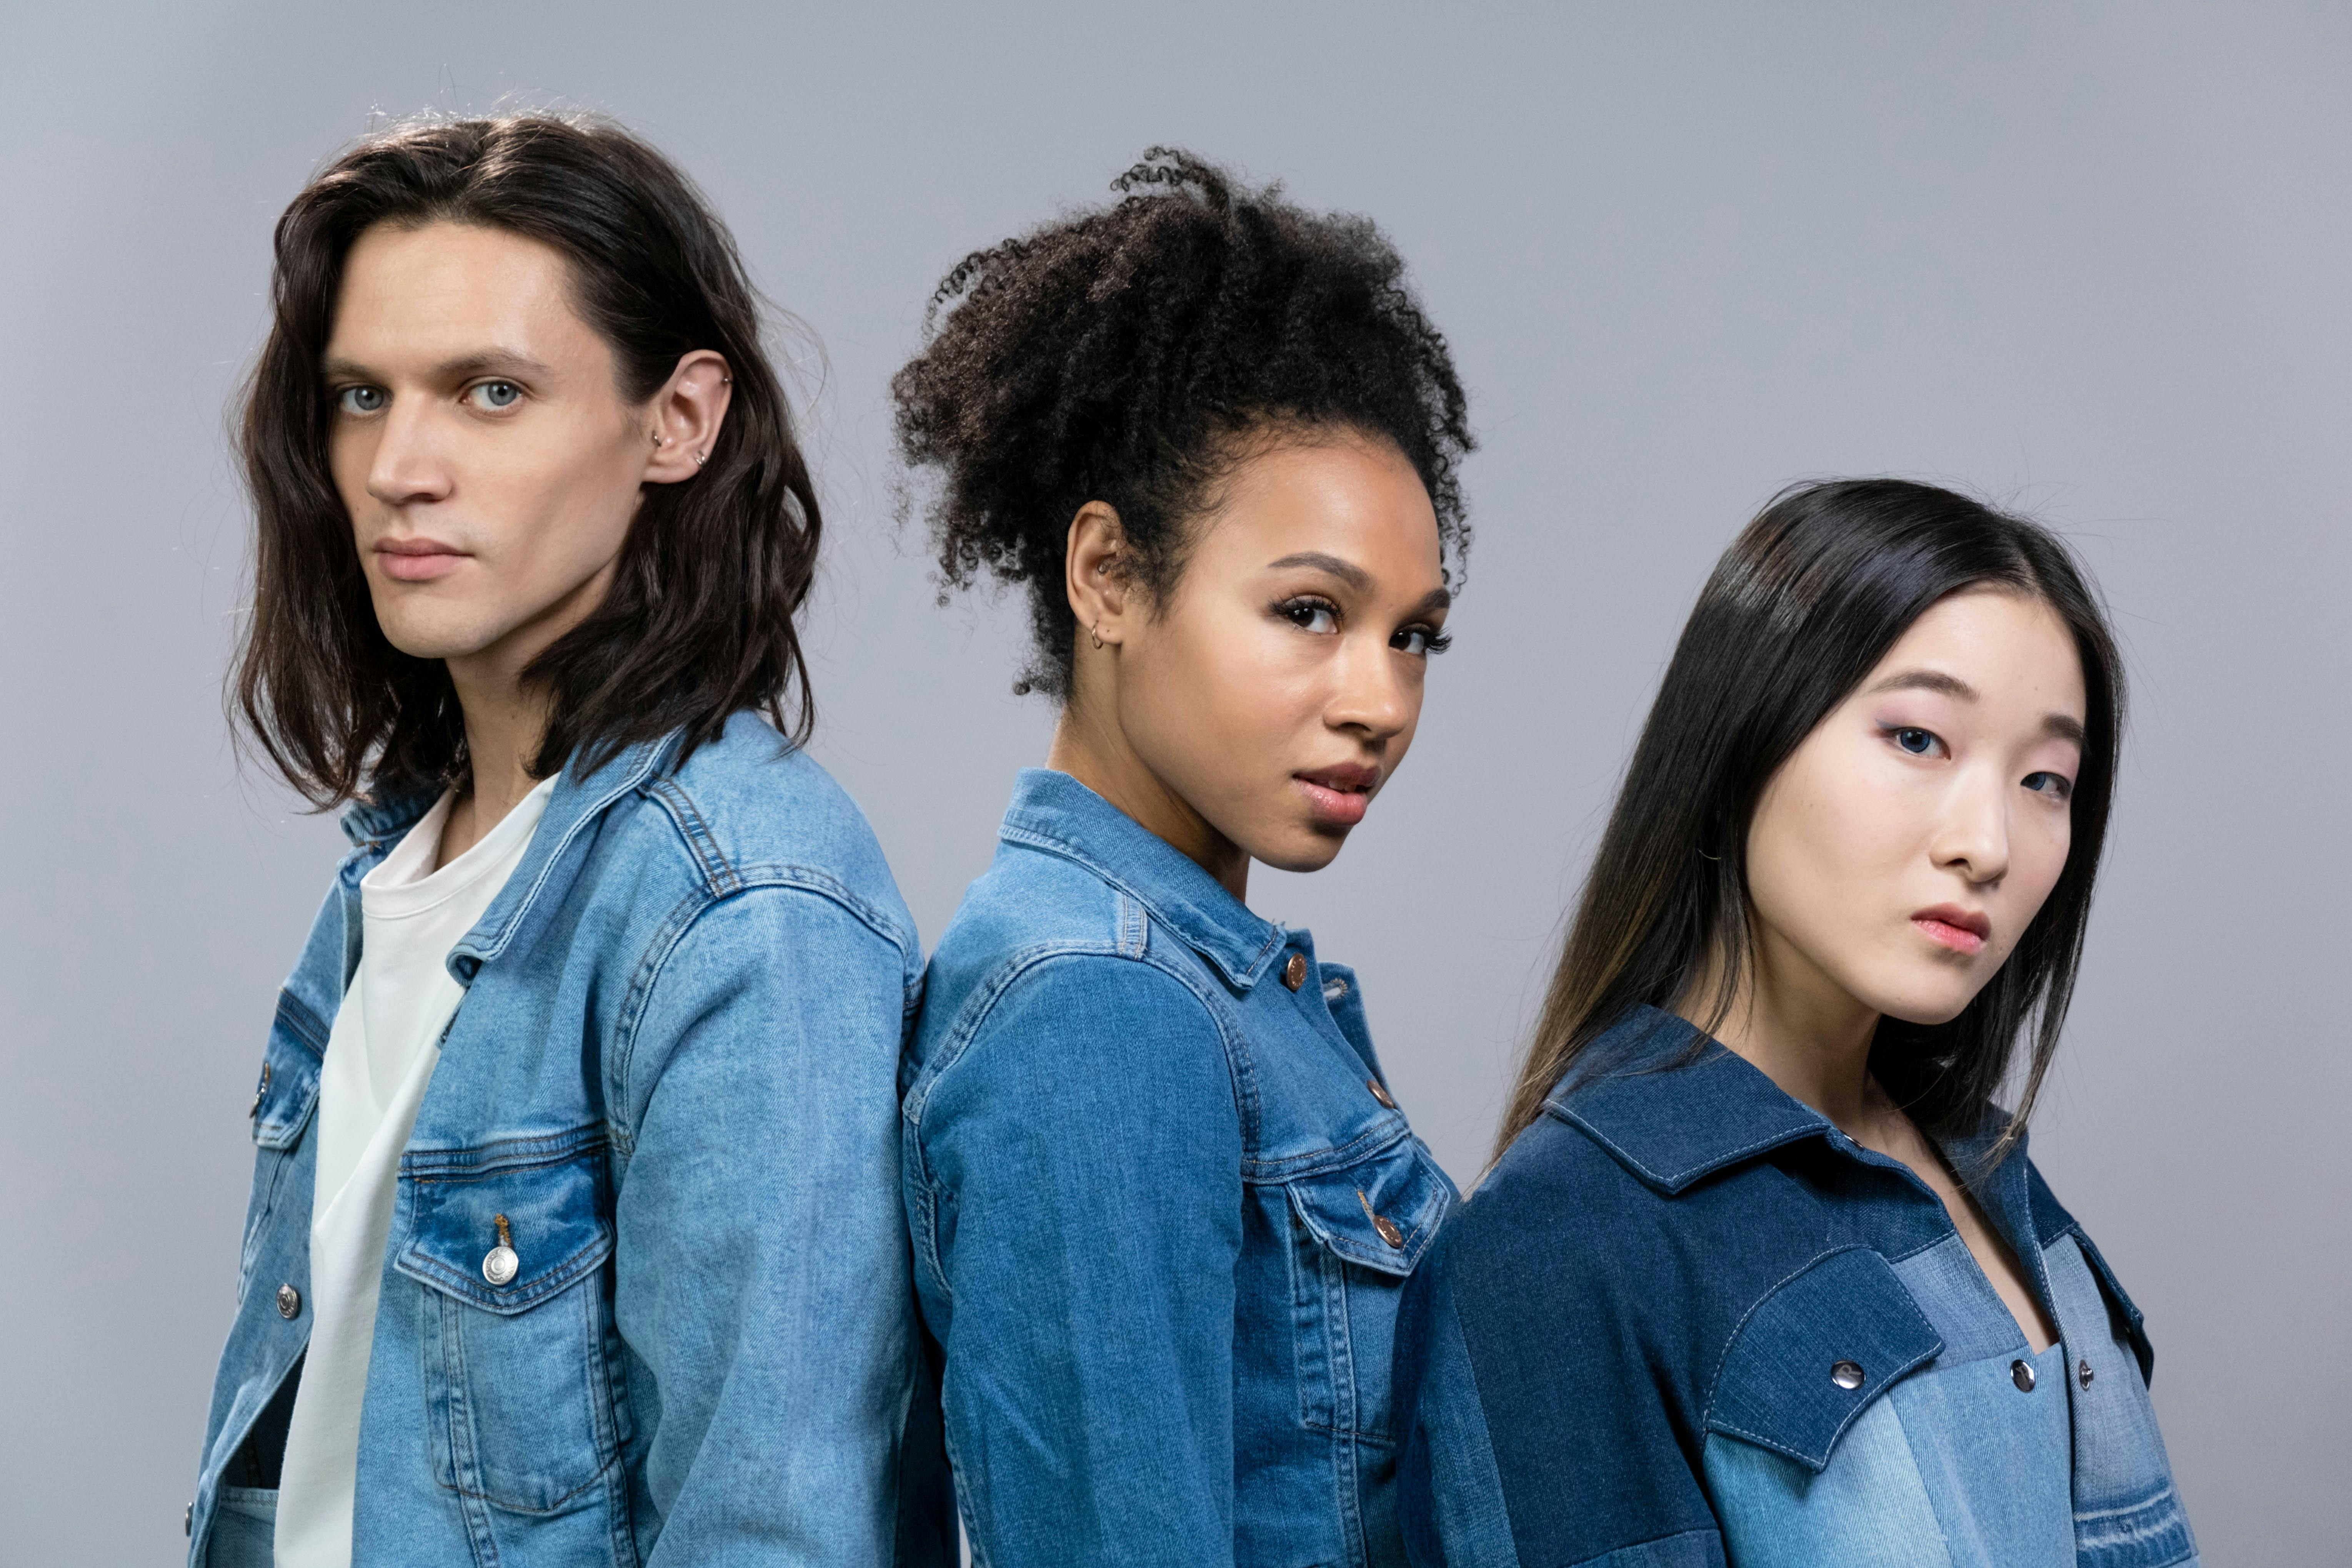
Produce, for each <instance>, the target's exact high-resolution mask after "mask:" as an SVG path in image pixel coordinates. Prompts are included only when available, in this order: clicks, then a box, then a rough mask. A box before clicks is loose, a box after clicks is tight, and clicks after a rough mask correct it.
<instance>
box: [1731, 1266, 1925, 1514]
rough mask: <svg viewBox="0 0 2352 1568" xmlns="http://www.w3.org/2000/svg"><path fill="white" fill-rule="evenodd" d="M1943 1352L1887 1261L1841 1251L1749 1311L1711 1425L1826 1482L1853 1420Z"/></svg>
mask: <svg viewBox="0 0 2352 1568" xmlns="http://www.w3.org/2000/svg"><path fill="white" fill-rule="evenodd" d="M1943 1348H1944V1342H1943V1341H1942V1340H1940V1339H1938V1338H1937V1335H1936V1331H1935V1330H1934V1329H1933V1328H1932V1327H1930V1326H1929V1325H1928V1322H1927V1318H1926V1317H1925V1316H1924V1315H1923V1314H1922V1313H1921V1312H1920V1310H1919V1308H1918V1305H1917V1303H1916V1302H1915V1301H1913V1300H1912V1299H1911V1292H1910V1291H1908V1290H1906V1289H1904V1287H1903V1281H1902V1280H1900V1279H1896V1278H1895V1270H1894V1268H1892V1267H1891V1266H1889V1265H1888V1263H1887V1261H1886V1259H1885V1258H1882V1257H1880V1256H1879V1255H1878V1254H1877V1253H1875V1252H1874V1251H1872V1250H1871V1249H1870V1248H1868V1247H1839V1248H1837V1249H1836V1250H1834V1251H1832V1252H1825V1253H1823V1254H1822V1255H1821V1256H1820V1257H1819V1258H1814V1259H1813V1260H1812V1261H1811V1263H1808V1264H1806V1265H1805V1267H1804V1268H1801V1269H1799V1270H1798V1271H1797V1272H1796V1273H1794V1274H1792V1275H1790V1277H1789V1278H1788V1279H1783V1280H1782V1281H1780V1284H1778V1285H1776V1286H1774V1287H1773V1288H1772V1289H1770V1290H1769V1291H1768V1292H1766V1293H1765V1295H1764V1297H1763V1299H1762V1300H1759V1301H1758V1302H1757V1303H1756V1304H1755V1305H1754V1306H1752V1307H1750V1308H1748V1313H1747V1316H1745V1317H1744V1318H1742V1319H1741V1320H1740V1322H1739V1326H1738V1329H1736V1330H1735V1331H1733V1333H1732V1336H1731V1343H1730V1345H1729V1347H1728V1348H1727V1349H1726V1350H1725V1352H1724V1355H1723V1366H1722V1370H1721V1371H1720V1372H1718V1373H1717V1374H1716V1380H1715V1388H1714V1391H1713V1393H1712V1394H1711V1395H1710V1397H1709V1398H1708V1401H1707V1414H1706V1424H1707V1426H1708V1429H1709V1430H1711V1431H1716V1432H1720V1433H1723V1434H1724V1435H1725V1436H1731V1437H1738V1438H1742V1439H1744V1440H1746V1441H1748V1442H1750V1443H1754V1444H1757V1445H1759V1446H1760V1447H1766V1448H1769V1449H1771V1450H1772V1451H1773V1452H1774V1453H1778V1454H1785V1455H1787V1456H1788V1457H1789V1458H1792V1459H1794V1460H1796V1461H1797V1462H1798V1463H1799V1464H1801V1465H1803V1466H1804V1467H1805V1468H1808V1469H1811V1470H1813V1471H1815V1472H1817V1473H1818V1472H1819V1471H1821V1470H1823V1469H1826V1468H1828V1467H1829V1462H1830V1454H1831V1452H1832V1450H1833V1449H1834V1448H1835V1447H1837V1443H1838V1439H1839V1438H1840V1437H1842V1436H1844V1435H1845V1431H1846V1428H1847V1427H1849V1426H1852V1425H1853V1422H1854V1420H1855V1418H1856V1417H1858V1416H1859V1415H1861V1414H1862V1413H1863V1412H1864V1410H1867V1409H1868V1408H1870V1406H1871V1405H1873V1404H1874V1403H1875V1402H1876V1400H1877V1399H1878V1396H1879V1395H1880V1394H1885V1392H1886V1391H1887V1390H1888V1389H1889V1388H1891V1387H1893V1386H1894V1385H1895V1384H1896V1383H1897V1382H1899V1381H1900V1380H1901V1379H1902V1378H1903V1377H1904V1376H1905V1375H1906V1373H1910V1372H1912V1371H1913V1370H1914V1369H1916V1368H1917V1367H1918V1366H1920V1365H1922V1364H1923V1363H1927V1362H1928V1361H1930V1360H1932V1359H1934V1357H1935V1356H1936V1355H1937V1353H1939V1352H1941V1351H1942V1350H1943Z"/></svg>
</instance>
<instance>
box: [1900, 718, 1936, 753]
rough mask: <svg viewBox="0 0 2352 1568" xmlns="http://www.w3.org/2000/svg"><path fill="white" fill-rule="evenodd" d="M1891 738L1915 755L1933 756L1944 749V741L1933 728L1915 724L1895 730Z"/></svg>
mask: <svg viewBox="0 0 2352 1568" xmlns="http://www.w3.org/2000/svg"><path fill="white" fill-rule="evenodd" d="M1890 738H1891V739H1892V740H1893V741H1894V742H1895V745H1897V746H1899V747H1901V748H1902V749H1903V750H1904V751H1906V752H1910V753H1911V754H1912V755H1913V756H1915V757H1932V756H1934V755H1935V754H1936V753H1937V752H1940V751H1942V750H1943V749H1944V742H1941V741H1939V740H1937V738H1936V732H1935V731H1933V730H1922V729H1919V728H1917V727H1916V726H1913V725H1906V726H1904V727H1903V728H1901V729H1899V730H1896V731H1893V732H1892V735H1891V737H1890Z"/></svg>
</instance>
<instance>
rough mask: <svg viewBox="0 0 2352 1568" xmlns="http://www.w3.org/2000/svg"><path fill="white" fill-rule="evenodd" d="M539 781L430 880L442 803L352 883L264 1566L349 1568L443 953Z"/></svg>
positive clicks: (542, 799) (441, 997)
mask: <svg viewBox="0 0 2352 1568" xmlns="http://www.w3.org/2000/svg"><path fill="white" fill-rule="evenodd" d="M554 790H555V781H554V780H553V779H548V780H546V781H544V782H543V783H541V784H540V786H539V787H538V788H537V789H534V790H532V791H531V792H530V794H529V795H525V796H523V797H522V799H521V800H520V801H518V802H517V803H516V804H515V807H514V809H513V810H512V811H509V812H508V813H507V815H506V816H505V818H504V819H503V820H502V821H500V822H499V825H498V826H495V827H493V828H491V829H490V830H489V832H488V833H486V834H484V835H483V836H482V838H481V841H480V842H479V843H478V844H476V845H475V846H474V847H472V848H470V849H468V850H467V851H466V852H465V853H464V854H463V855H460V856H458V857H457V858H456V859H455V860H452V861H450V862H449V864H447V865H446V866H444V867H442V868H440V869H439V870H438V871H436V870H434V869H433V861H434V858H436V856H437V855H438V854H439V852H440V847H441V828H442V825H443V824H444V823H446V822H447V821H448V820H449V805H450V803H451V801H452V800H454V799H455V798H456V797H455V796H454V795H443V796H442V797H441V799H440V800H439V801H438V802H437V803H436V805H434V807H433V809H432V810H431V811H429V812H427V813H425V819H424V820H423V821H421V822H419V823H418V824H417V825H416V826H414V827H412V828H410V829H409V830H408V833H407V835H406V837H403V838H402V839H401V841H400V843H399V844H398V845H397V846H396V847H394V849H393V851H392V853H391V854H390V855H387V856H385V857H384V858H383V863H382V864H380V865H378V866H377V867H376V868H375V869H374V870H373V871H370V872H369V873H368V874H367V876H366V878H365V879H363V880H362V882H361V883H360V912H361V918H362V926H363V935H362V941H361V944H360V967H359V972H358V973H355V974H353V975H352V984H351V988H350V989H349V990H347V991H345V992H344V993H343V1004H342V1006H341V1007H340V1008H339V1009H337V1011H336V1013H335V1026H334V1028H333V1030H332V1031H331V1033H330V1034H329V1035H328V1037H327V1059H326V1062H325V1064H324V1065H323V1066H322V1067H321V1068H320V1070H319V1127H318V1139H319V1169H318V1185H317V1187H316V1189H315V1191H314V1193H313V1196H312V1201H311V1206H310V1314H311V1315H310V1350H309V1352H307V1355H306V1358H305V1360H304V1361H303V1363H302V1382H301V1384H300V1386H299V1387H298V1388H297V1389H296V1390H295V1393H294V1416H293V1421H292V1424H291V1425H290V1426H289V1427H288V1428H287V1432H286V1464H285V1468H284V1470H283V1472H282V1473H281V1475H280V1477H279V1480H278V1542H277V1557H278V1568H350V1563H351V1561H352V1492H353V1490H354V1489H355V1488H356V1486H357V1484H358V1475H359V1452H360V1400H361V1397H362V1395H363V1394H365V1393H366V1392H367V1375H368V1352H369V1350H370V1349H371V1347H372V1346H373V1343H374V1340H375V1302H376V1289H377V1287H378V1285H379V1284H380V1283H381V1282H382V1279H383V1252H384V1245H385V1241H386V1239H387V1237H388V1234H389V1232H390V1231H391V1228H392V1206H393V1200H394V1197H395V1196H396V1195H397V1194H398V1192H399V1185H400V1152H401V1150H402V1149H404V1147H406V1146H407V1143H408V1134H409V1131H410V1129H412V1128H413V1127H414V1126H415V1123H416V1108H417V1106H418V1104H419V1103H421V1102H422V1101H423V1100H424V1099H425V1084H426V1083H427V1082H429V1081H430V1080H431V1079H432V1077H433V1066H434V1064H435V1063H436V1062H437V1061H439V1060H440V1059H441V1034H442V1031H443V1030H444V1029H445V1028H446V1027H447V1026H448V1024H449V1020H450V1019H451V1018H453V1017H455V1016H457V1004H458V1003H459V1002H461V1001H463V1000H465V996H466V990H465V987H464V986H462V985H459V984H457V981H455V980H453V979H451V978H450V976H449V971H448V967H447V962H448V957H449V950H450V949H451V948H453V947H455V946H457V942H458V941H459V939H460V938H462V937H464V936H465V934H466V933H467V931H471V930H473V929H474V925H475V922H477V921H479V920H480V919H481V918H482V915H483V912H484V911H485V910H488V908H489V907H490V900H493V899H495V898H497V897H498V896H499V889H501V888H503V887H505V886H506V881H507V879H508V878H509V876H511V875H513V873H514V868H515V867H516V865H517V864H518V863H519V862H520V861H521V859H522V856H523V851H524V850H525V849H527V848H529V847H530V836H531V834H532V833H533V831H535V830H536V829H537V828H538V826H539V819H540V816H541V813H543V812H544V811H545V810H546V809H547V797H548V796H549V795H551V794H552V793H554Z"/></svg>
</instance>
